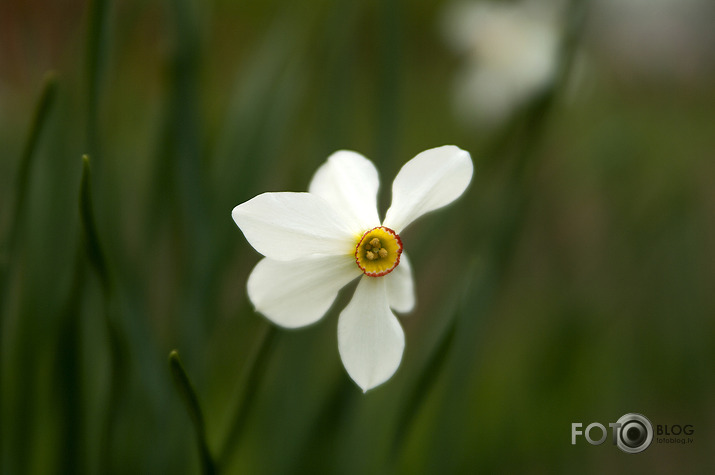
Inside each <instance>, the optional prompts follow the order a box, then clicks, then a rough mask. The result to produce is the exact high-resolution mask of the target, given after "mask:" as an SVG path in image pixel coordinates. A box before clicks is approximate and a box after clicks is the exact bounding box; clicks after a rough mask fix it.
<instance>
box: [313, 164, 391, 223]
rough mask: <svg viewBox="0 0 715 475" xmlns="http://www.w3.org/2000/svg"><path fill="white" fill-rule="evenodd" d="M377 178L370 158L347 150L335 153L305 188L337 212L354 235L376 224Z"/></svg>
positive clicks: (377, 220) (377, 218)
mask: <svg viewBox="0 0 715 475" xmlns="http://www.w3.org/2000/svg"><path fill="white" fill-rule="evenodd" d="M379 187H380V179H379V178H378V176H377V170H376V169H375V166H374V165H373V164H372V162H371V161H370V160H368V159H367V158H365V157H363V156H362V155H360V154H359V153H356V152H351V151H348V150H340V151H338V152H335V153H334V154H332V155H331V156H330V157H328V160H327V161H326V162H325V163H324V164H323V165H321V166H320V168H318V170H317V171H316V172H315V175H313V179H312V180H311V182H310V186H309V187H308V191H309V192H311V193H315V194H316V195H318V196H320V197H322V198H324V199H325V200H327V201H328V202H329V203H330V204H331V205H333V207H334V208H335V209H336V210H337V211H339V212H341V213H342V214H343V215H344V216H345V219H346V220H347V222H348V223H349V225H350V229H351V230H353V231H354V232H355V233H357V234H363V233H364V232H365V231H368V230H369V229H372V228H374V227H376V226H379V225H380V218H379V216H378V214H377V190H378V188H379Z"/></svg>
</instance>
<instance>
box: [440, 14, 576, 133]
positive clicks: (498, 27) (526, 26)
mask: <svg viewBox="0 0 715 475" xmlns="http://www.w3.org/2000/svg"><path fill="white" fill-rule="evenodd" d="M561 6H562V2H561V1H560V0H521V1H519V2H478V3H477V2H469V3H456V4H452V5H450V7H449V8H448V9H447V10H446V12H445V19H444V34H445V37H446V39H447V41H448V42H449V44H450V45H451V46H452V48H453V49H454V50H455V51H456V52H458V53H461V54H463V55H464V59H465V64H464V65H463V68H462V70H461V71H460V73H459V75H458V76H457V80H456V84H455V97H454V100H455V108H456V112H457V114H458V115H459V117H460V118H462V119H463V120H464V121H465V122H467V123H477V124H479V125H495V124H498V123H499V122H501V121H503V120H504V119H506V118H507V117H508V116H509V114H511V112H512V111H513V110H514V109H516V108H517V107H519V106H520V105H521V104H523V103H524V102H525V101H526V100H528V99H529V98H530V97H532V96H533V95H534V94H536V93H538V92H539V91H541V90H543V89H544V88H545V87H546V86H548V85H549V84H550V83H551V82H552V81H553V79H554V73H555V72H556V66H557V65H558V42H559V22H560V15H559V13H560V11H561Z"/></svg>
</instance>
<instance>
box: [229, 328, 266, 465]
mask: <svg viewBox="0 0 715 475" xmlns="http://www.w3.org/2000/svg"><path fill="white" fill-rule="evenodd" d="M276 332H277V330H276V328H275V326H273V325H272V324H266V326H265V330H264V331H263V334H262V336H261V338H260V342H259V344H258V346H257V348H256V351H255V353H254V354H253V356H252V357H251V360H250V361H249V362H248V365H247V367H248V369H247V372H246V373H245V374H246V376H245V377H244V378H243V380H242V383H241V385H242V386H243V397H242V398H240V399H239V400H238V403H237V406H236V409H235V410H234V413H233V416H232V423H231V425H230V426H229V432H228V434H227V436H226V438H225V441H224V444H223V446H222V448H221V452H219V454H220V455H219V464H220V465H221V466H222V467H225V466H226V465H227V464H228V461H229V458H230V457H231V455H232V454H233V453H235V452H236V446H237V445H238V443H239V442H240V440H241V435H242V434H243V429H244V427H245V425H246V421H247V419H248V414H249V411H250V409H251V406H253V402H254V400H255V399H256V393H257V391H258V386H259V383H260V381H261V377H262V376H263V374H264V373H265V368H266V365H267V363H268V360H269V359H270V355H271V353H272V352H273V348H274V346H275V345H274V340H275V338H276Z"/></svg>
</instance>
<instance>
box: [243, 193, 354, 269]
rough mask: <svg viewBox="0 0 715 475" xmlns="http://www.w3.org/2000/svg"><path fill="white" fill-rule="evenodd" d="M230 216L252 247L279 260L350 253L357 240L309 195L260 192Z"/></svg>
mask: <svg viewBox="0 0 715 475" xmlns="http://www.w3.org/2000/svg"><path fill="white" fill-rule="evenodd" d="M231 215H232V216H233V220H234V221H235V222H236V224H237V225H238V227H239V228H241V231H243V234H244V236H246V239H247V240H248V242H249V243H250V244H251V246H253V247H254V248H255V249H256V250H257V251H258V252H260V253H261V254H263V255H264V256H266V257H270V258H271V259H276V260H279V261H288V260H292V259H298V258H305V257H309V256H311V255H348V254H352V253H353V252H355V244H356V239H359V236H358V237H356V236H355V234H354V233H351V231H350V229H349V228H348V227H347V226H346V224H345V222H344V220H343V219H342V218H341V216H340V215H339V214H338V213H336V212H335V210H333V208H332V207H331V206H330V204H328V203H327V202H326V201H325V200H324V199H322V198H320V197H318V196H316V195H313V194H310V193H263V194H261V195H258V196H256V197H255V198H253V199H250V200H248V201H246V202H245V203H241V204H240V205H238V206H236V207H235V208H234V209H233V212H232V213H231Z"/></svg>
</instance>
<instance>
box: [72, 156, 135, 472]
mask: <svg viewBox="0 0 715 475" xmlns="http://www.w3.org/2000/svg"><path fill="white" fill-rule="evenodd" d="M79 212H80V219H81V223H82V236H83V248H84V251H85V253H84V254H83V255H84V256H86V262H89V264H90V266H91V268H92V269H93V270H94V272H95V274H96V275H97V277H98V279H99V282H100V284H101V288H102V297H103V306H104V310H103V311H104V323H105V329H106V332H107V334H106V337H107V343H108V346H109V357H110V363H109V364H110V371H109V383H108V386H109V390H108V400H107V405H106V408H105V413H104V421H103V423H102V429H101V431H102V432H101V441H100V469H101V471H102V473H108V474H109V473H115V472H116V470H115V469H114V467H113V466H112V460H111V453H110V452H111V442H112V434H113V429H114V426H115V425H116V420H117V418H118V416H119V404H120V401H121V399H122V393H123V391H124V389H125V387H126V381H127V356H126V349H125V346H126V344H125V343H124V337H123V335H122V332H121V330H120V328H119V326H118V323H117V322H116V321H115V319H114V318H113V316H112V309H111V302H112V300H113V299H114V298H115V293H116V290H115V284H114V281H113V279H112V275H111V273H110V272H109V268H108V264H107V260H106V258H105V255H104V251H103V249H102V245H101V242H100V239H99V234H98V232H97V227H96V224H95V219H94V209H93V204H92V188H91V174H90V164H89V156H87V155H84V156H83V157H82V179H81V182H80V194H79ZM83 265H84V259H79V260H78V263H77V266H78V267H82V266H83Z"/></svg>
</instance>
